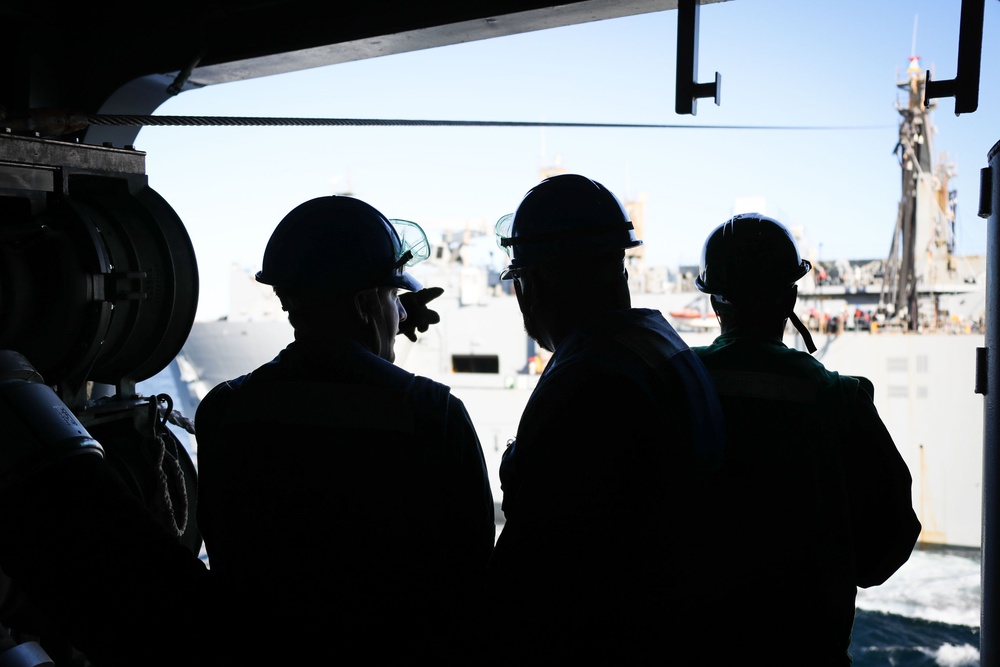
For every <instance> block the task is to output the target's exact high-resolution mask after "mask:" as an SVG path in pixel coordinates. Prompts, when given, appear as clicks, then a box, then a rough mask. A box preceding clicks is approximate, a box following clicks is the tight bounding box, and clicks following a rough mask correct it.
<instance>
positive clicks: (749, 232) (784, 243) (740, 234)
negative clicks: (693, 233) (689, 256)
mask: <svg viewBox="0 0 1000 667" xmlns="http://www.w3.org/2000/svg"><path fill="white" fill-rule="evenodd" d="M811 268H812V265H811V264H810V263H809V261H808V260H805V259H802V257H801V256H800V255H799V249H798V246H796V244H795V239H794V238H793V237H792V234H791V232H789V231H788V229H787V228H786V227H785V226H784V225H783V224H781V223H780V222H778V221H777V220H774V219H773V218H769V217H767V216H764V215H761V214H759V213H741V214H739V215H735V216H733V217H732V218H730V219H729V220H726V221H725V222H724V223H722V224H721V225H719V226H718V227H716V228H715V230H713V231H712V233H711V234H710V235H709V236H708V239H707V240H706V241H705V246H704V247H703V248H702V251H701V267H700V272H699V274H698V277H697V278H696V279H695V281H694V284H695V286H696V287H697V288H698V290H699V291H701V292H705V293H706V294H716V295H719V296H722V297H726V298H727V300H728V297H731V296H739V295H743V294H768V293H770V292H773V291H776V290H779V289H781V288H784V287H790V286H791V285H793V284H794V283H795V282H796V281H797V280H798V279H799V278H801V277H802V276H804V275H806V274H807V273H809V269H811Z"/></svg>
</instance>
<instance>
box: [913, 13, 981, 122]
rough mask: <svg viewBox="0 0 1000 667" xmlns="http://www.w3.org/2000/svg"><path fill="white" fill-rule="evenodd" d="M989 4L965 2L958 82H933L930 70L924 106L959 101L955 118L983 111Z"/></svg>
mask: <svg viewBox="0 0 1000 667" xmlns="http://www.w3.org/2000/svg"><path fill="white" fill-rule="evenodd" d="M985 4H986V0H962V18H961V23H960V25H959V28H958V68H957V72H956V74H955V78H954V79H947V80H944V81H931V71H930V70H927V78H926V79H925V81H926V85H925V86H924V106H925V107H930V105H931V100H932V99H934V98H937V97H954V98H955V115H956V116H959V115H961V114H963V113H972V112H973V111H975V110H976V109H977V108H978V107H979V70H980V67H981V61H982V55H983V14H984V10H985Z"/></svg>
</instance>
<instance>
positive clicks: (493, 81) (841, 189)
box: [136, 0, 1000, 319]
mask: <svg viewBox="0 0 1000 667" xmlns="http://www.w3.org/2000/svg"><path fill="white" fill-rule="evenodd" d="M960 12H961V2H960V0H845V1H843V2H836V3H833V2H802V1H801V0H731V1H730V2H723V3H719V4H717V5H707V6H704V7H702V8H701V11H700V30H699V52H698V72H699V75H698V80H699V82H707V81H710V80H712V78H713V77H714V74H715V72H719V73H720V75H721V77H722V92H721V105H720V106H716V105H715V104H714V103H713V101H712V100H710V99H702V100H699V101H698V104H697V115H695V116H683V115H678V114H676V113H675V111H674V83H675V74H676V72H675V68H676V43H675V40H676V20H677V14H676V12H675V11H669V12H659V13H653V14H645V15H640V16H635V17H629V18H624V19H614V20H609V21H600V22H594V23H589V24H584V25H579V26H571V27H567V28H558V29H553V30H546V31H540V32H536V33H529V34H524V35H515V36H510V37H500V38H495V39H491V40H484V41H479V42H472V43H468V44H463V45H456V46H449V47H441V48H437V49H431V50H427V51H419V52H414V53H408V54H400V55H393V56H384V57H381V58H375V59H370V60H365V61H358V62H353V63H344V64H338V65H333V66H330V67H325V68H317V69H313V70H307V71H303V72H296V73H291V74H284V75H278V76H272V77H264V78H260V79H254V80H250V81H244V82H237V83H229V84H222V85H218V86H211V87H208V88H205V89H202V90H197V91H189V92H186V93H183V94H181V95H179V96H177V97H175V98H173V99H171V100H169V101H168V102H166V103H165V104H163V105H162V106H161V107H160V108H159V109H157V111H156V113H157V114H163V115H167V114H169V115H184V116H274V117H309V118H385V119H413V120H424V119H427V120H488V121H527V122H569V123H644V124H685V125H686V124H690V125H768V126H824V127H826V126H837V127H850V128H866V129H841V130H825V131H815V130H721V129H697V128H692V129H686V128H685V129H604V128H600V129H577V128H573V129H570V128H547V129H544V130H541V129H538V128H471V127H441V128H429V127H379V126H375V127H288V128H265V127H146V128H143V129H142V130H141V131H140V133H139V136H138V138H137V140H136V148H137V149H139V150H142V151H145V152H146V153H147V158H146V161H147V172H148V175H149V182H150V185H151V186H152V187H153V189H154V190H156V191H157V192H159V193H160V194H161V195H162V196H163V197H164V198H165V199H166V200H167V201H168V202H169V203H170V205H171V206H172V207H173V208H174V209H175V210H176V211H177V213H178V215H179V216H180V217H181V219H182V220H183V221H184V223H185V226H186V228H187V230H188V233H189V234H190V236H191V240H192V243H193V244H194V247H195V252H196V254H197V257H198V263H199V271H200V274H201V298H200V306H199V313H198V317H199V319H213V318H215V317H219V316H221V315H223V314H225V310H226V304H227V298H228V289H229V283H228V281H229V267H230V265H231V264H232V263H236V264H238V265H240V266H244V267H246V268H251V269H252V268H256V267H257V265H258V264H259V262H260V257H261V254H262V253H263V249H264V246H265V244H266V243H267V239H268V237H269V235H270V233H271V231H272V230H273V228H274V226H275V225H276V224H277V222H278V221H279V220H280V219H281V217H282V216H283V215H284V214H285V213H287V212H288V211H289V210H290V209H291V208H293V207H294V206H295V205H296V204H298V203H300V202H302V201H304V200H306V199H310V198H312V197H316V196H321V195H326V194H332V193H335V192H340V191H343V190H345V189H350V190H351V191H353V192H354V194H355V195H356V196H358V197H360V198H362V199H364V200H366V201H368V202H369V203H371V204H373V205H374V206H375V207H377V208H378V209H380V210H381V211H382V212H383V213H385V214H386V215H388V216H390V217H399V218H407V219H410V220H414V221H416V222H418V223H420V224H422V225H424V226H425V227H427V228H428V229H430V230H434V229H440V228H457V229H464V228H465V226H466V225H469V226H473V227H491V226H492V223H493V222H494V221H495V220H496V219H497V218H498V217H500V216H501V215H503V214H504V213H508V212H510V211H512V210H513V209H514V208H515V207H516V206H517V203H518V202H519V201H520V199H521V197H522V196H523V195H524V193H525V192H526V191H527V190H528V189H529V188H531V187H532V186H534V185H535V184H536V183H537V182H538V180H539V178H540V176H539V174H540V169H541V168H543V167H545V166H550V165H553V164H559V165H560V166H562V167H563V168H564V169H566V170H568V171H572V172H576V173H581V174H585V175H587V176H590V177H592V178H595V179H596V180H598V181H600V182H602V183H603V184H604V185H606V186H607V187H608V188H610V189H611V190H612V191H614V192H615V193H616V194H618V195H619V196H620V197H621V198H623V199H629V198H636V199H638V198H640V197H641V198H644V199H645V201H646V223H645V224H646V228H645V233H644V240H645V242H646V246H647V262H648V263H651V264H657V265H667V266H671V267H673V266H677V265H678V264H693V263H697V260H698V255H699V253H700V249H701V244H702V242H703V241H704V239H705V237H706V235H707V234H708V233H709V232H710V231H711V230H712V228H714V227H715V226H716V225H718V224H719V223H721V222H723V221H724V220H725V219H726V217H728V216H729V215H731V214H732V213H733V212H734V208H735V207H737V206H738V204H737V202H738V201H741V200H743V199H744V198H758V199H757V201H760V202H762V204H761V206H762V207H763V208H764V209H765V210H764V212H766V213H768V214H770V215H772V216H774V217H777V218H778V219H779V220H782V221H783V222H785V223H786V224H788V225H789V226H792V227H796V228H801V229H802V230H803V232H804V235H805V239H804V245H805V246H807V247H806V248H804V249H803V250H804V252H812V253H813V256H815V253H816V252H817V251H819V247H820V244H822V250H821V253H822V258H823V259H834V258H840V257H858V258H860V257H864V258H871V257H883V256H885V255H886V254H887V253H888V249H889V244H890V241H891V237H892V228H893V224H894V222H895V217H896V211H897V206H898V202H899V197H900V174H899V166H898V163H897V160H896V157H895V156H894V155H893V148H894V146H895V144H896V140H897V136H898V129H897V128H898V119H899V114H898V112H897V111H896V109H895V107H894V104H895V102H896V101H897V99H902V96H901V93H900V91H898V89H897V87H896V82H897V81H902V80H904V79H905V76H906V67H907V65H908V57H909V56H910V55H911V53H912V54H914V55H917V56H920V58H921V65H922V66H923V68H924V69H932V70H933V72H934V75H933V77H934V79H936V80H944V79H951V78H954V76H955V73H956V67H957V61H958V55H957V53H958V34H959V19H960ZM984 30H985V33H986V36H985V38H984V43H983V54H982V72H981V82H980V98H979V108H978V110H977V111H976V112H975V113H972V114H964V115H962V116H958V117H956V116H955V114H954V99H953V98H943V99H940V100H938V101H937V108H936V110H935V112H934V115H933V121H934V125H935V128H936V130H937V132H936V134H935V135H934V139H933V140H934V152H935V154H937V153H941V152H946V153H947V154H948V159H949V160H950V161H951V162H953V163H954V166H955V172H956V175H955V177H954V178H953V179H952V181H951V187H952V188H954V189H956V190H957V191H958V196H959V207H958V251H959V252H960V253H969V254H980V253H984V252H985V248H986V221H985V220H983V219H981V218H979V217H978V216H977V215H976V211H977V208H978V199H979V172H980V170H981V169H982V168H983V167H985V166H986V164H987V163H986V156H987V153H988V151H989V150H990V148H991V147H992V146H993V145H994V144H995V143H997V141H1000V122H998V121H1000V68H998V67H997V66H996V63H998V62H1000V46H998V43H1000V40H997V39H996V36H997V35H1000V2H998V1H997V0H986V15H985V28H984ZM991 36H992V39H991Z"/></svg>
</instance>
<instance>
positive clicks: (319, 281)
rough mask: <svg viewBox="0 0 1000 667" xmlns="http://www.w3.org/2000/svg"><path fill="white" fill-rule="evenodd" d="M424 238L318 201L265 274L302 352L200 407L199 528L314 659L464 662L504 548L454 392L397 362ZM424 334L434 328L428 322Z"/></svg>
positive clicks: (226, 572) (354, 206)
mask: <svg viewBox="0 0 1000 667" xmlns="http://www.w3.org/2000/svg"><path fill="white" fill-rule="evenodd" d="M428 252H429V248H428V245H427V239H426V236H424V233H423V231H422V230H421V229H420V228H419V227H418V226H416V225H414V224H413V223H407V222H405V221H400V220H389V219H387V218H386V217H385V216H384V215H382V214H381V213H380V212H379V211H377V210H376V209H375V208H373V207H371V206H370V205H368V204H366V203H365V202H363V201H360V200H358V199H354V198H351V197H344V196H331V197H320V198H317V199H313V200H310V201H307V202H305V203H303V204H301V205H300V206H298V207H296V208H295V209H294V210H292V211H291V212H290V213H289V214H288V215H287V216H286V217H285V218H284V219H283V220H282V221H281V223H280V224H279V225H278V226H277V228H276V229H275V230H274V233H273V234H272V236H271V239H270V240H269V241H268V244H267V248H266V249H265V251H264V259H263V266H262V269H261V271H260V272H259V273H258V274H257V280H258V281H259V282H261V283H264V284H267V285H272V286H273V287H274V291H275V293H276V294H277V296H278V297H279V298H280V300H281V304H282V308H283V309H284V310H286V311H288V319H289V322H291V324H292V326H293V327H294V330H295V341H294V342H293V343H291V344H290V345H289V346H288V347H287V348H285V349H284V350H282V351H281V352H280V354H278V356H277V357H276V358H275V359H274V360H273V361H271V362H270V363H267V364H265V365H263V366H261V367H260V368H258V369H256V370H254V371H253V372H251V373H248V374H247V375H244V376H242V377H239V378H236V379H234V380H230V381H228V382H225V383H223V384H221V385H219V386H218V387H216V388H215V389H214V390H213V391H211V392H210V393H209V394H208V395H207V396H205V398H204V399H203V400H202V401H201V404H200V406H199V408H198V411H197V414H196V418H195V423H196V424H197V429H198V431H197V432H198V450H199V469H200V497H199V517H198V518H199V526H200V528H201V530H202V532H203V534H204V537H205V545H206V548H207V551H208V557H209V562H210V564H211V568H212V570H213V572H214V573H216V574H218V575H221V576H223V577H224V578H225V580H226V582H227V583H228V584H229V585H231V586H232V587H233V588H235V589H238V590H241V591H243V592H245V593H246V595H247V602H248V603H258V604H259V603H260V602H261V601H263V602H265V603H266V606H267V608H268V609H269V611H270V614H269V615H268V616H267V617H265V618H262V619H261V620H262V623H264V624H267V626H268V627H269V628H271V629H273V630H274V631H276V632H277V633H278V636H284V637H286V638H287V641H288V642H289V643H290V644H292V645H300V646H302V645H310V646H312V647H313V648H315V649H320V648H321V647H322V650H316V651H314V652H313V653H312V654H313V655H315V656H317V657H319V656H321V655H322V653H323V651H329V652H330V653H329V654H328V656H330V655H336V656H345V657H346V656H354V657H355V658H356V659H358V660H359V661H362V662H375V663H383V664H402V663H408V662H409V661H410V660H411V659H412V658H417V657H419V659H420V661H424V660H429V661H430V662H432V663H434V662H441V661H445V662H447V661H450V660H458V659H459V657H461V658H462V659H463V660H468V659H469V656H468V655H463V654H462V653H461V652H460V651H461V649H462V648H463V642H464V641H466V640H467V639H468V636H467V632H466V628H467V624H468V623H470V622H472V621H475V622H476V623H478V622H479V621H480V619H478V618H476V617H475V615H474V614H473V613H472V608H471V605H472V604H473V603H475V602H476V601H477V599H478V598H477V596H478V594H479V593H481V586H482V584H483V577H484V575H485V570H486V563H487V560H488V558H489V556H490V553H491V551H492V548H493V541H494V534H495V524H494V506H493V497H492V494H491V491H490V485H489V478H488V475H487V472H486V466H485V461H484V457H483V453H482V450H481V448H480V443H479V440H478V437H477V435H476V431H475V429H474V428H473V424H472V422H471V420H470V418H469V415H468V413H467V412H466V409H465V407H464V405H463V403H462V402H461V401H460V400H459V399H458V398H456V397H455V396H453V395H451V393H450V391H449V388H448V387H446V386H444V385H441V384H439V383H437V382H434V381H432V380H430V379H427V378H423V377H418V376H415V375H413V374H412V373H409V372H407V371H404V370H403V369H401V368H399V367H397V366H395V365H394V364H393V363H392V362H393V360H394V358H395V354H394V351H393V345H394V340H395V337H396V334H397V333H398V332H399V329H400V323H401V322H403V323H404V324H405V323H406V320H407V319H408V318H407V313H406V311H405V309H404V308H403V307H402V305H401V303H400V297H399V291H400V290H408V291H410V292H411V293H416V292H418V291H419V290H420V289H421V286H420V284H419V283H418V282H417V281H416V280H415V279H414V278H413V276H411V275H410V274H409V273H407V272H405V271H404V268H405V266H407V265H412V264H415V263H416V262H417V261H420V260H422V259H424V258H426V256H427V253H428ZM424 329H425V330H426V326H425V327H424Z"/></svg>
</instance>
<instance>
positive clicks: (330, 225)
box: [257, 195, 429, 360]
mask: <svg viewBox="0 0 1000 667" xmlns="http://www.w3.org/2000/svg"><path fill="white" fill-rule="evenodd" d="M428 252H429V248H428V245H427V237H426V235H425V234H424V232H423V230H421V229H420V227H419V226H417V225H415V224H413V223H410V222H406V221H403V220H390V219H389V218H387V217H386V216H384V215H383V214H382V213H380V212H379V211H378V210H376V209H375V208H374V207H372V206H371V205H369V204H367V203H365V202H363V201H361V200H360V199H355V198H353V197H346V196H339V195H334V196H328V197H317V198H316V199H311V200H309V201H306V202H304V203H302V204H300V205H298V206H296V207H295V208H294V209H292V210H291V211H290V212H289V213H288V214H287V215H286V216H285V217H284V218H283V219H282V220H281V222H279V223H278V226H277V227H276V228H275V230H274V232H273V233H272V234H271V238H270V240H269V241H268V243H267V247H266V248H265V250H264V259H263V262H262V268H261V270H260V271H259V272H258V273H257V281H258V282H260V283H264V284H265V285H271V286H272V287H273V288H274V292H275V294H277V296H278V298H279V299H280V300H281V306H282V309H283V310H285V311H287V312H288V320H289V322H290V323H291V324H292V326H293V327H294V328H295V331H296V336H297V337H298V336H299V335H300V333H306V332H315V331H325V332H331V331H337V332H341V333H343V334H345V335H349V336H353V337H355V338H358V339H359V340H362V341H363V342H365V344H366V345H368V347H369V348H373V347H374V348H375V349H373V351H374V352H376V354H380V356H383V357H388V356H393V353H392V340H394V338H395V335H396V331H397V330H398V321H399V320H402V319H405V317H406V312H405V311H404V310H403V309H402V308H401V307H400V306H399V302H398V300H397V299H396V292H397V290H400V289H404V290H411V291H416V290H419V289H420V288H421V286H420V283H419V282H417V280H416V279H415V278H413V276H411V275H410V274H409V273H407V272H405V271H404V267H406V266H409V265H413V264H415V263H417V262H419V261H421V260H423V259H425V258H426V257H427V255H428ZM381 329H386V331H384V332H383V331H381ZM373 336H376V338H377V340H375V339H373ZM387 347H388V349H386V348H387ZM390 360H391V359H390Z"/></svg>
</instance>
